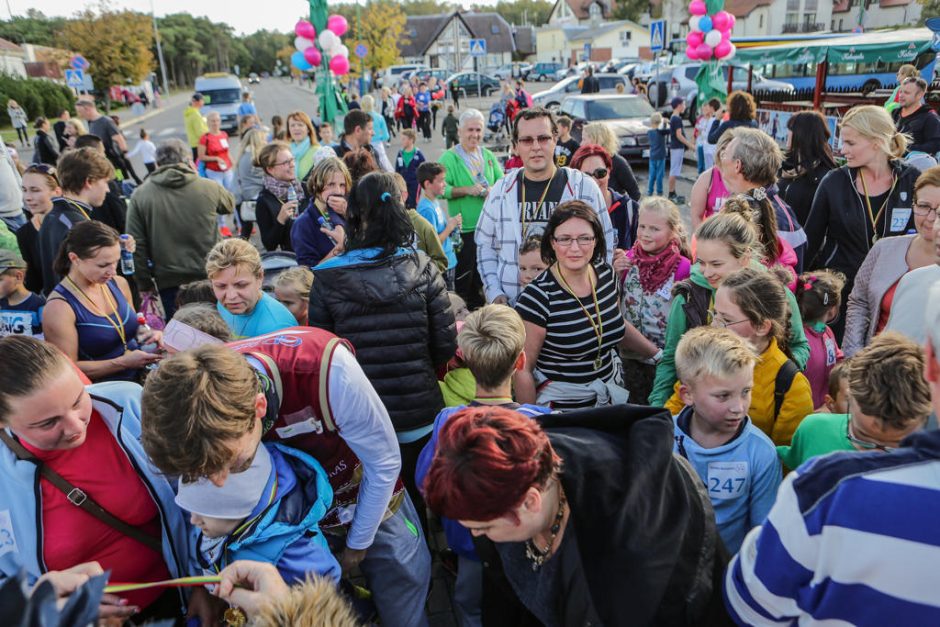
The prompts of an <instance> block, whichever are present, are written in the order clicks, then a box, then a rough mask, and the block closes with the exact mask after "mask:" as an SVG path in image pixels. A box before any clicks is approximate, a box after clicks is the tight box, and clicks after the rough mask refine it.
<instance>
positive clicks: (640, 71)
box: [631, 60, 675, 83]
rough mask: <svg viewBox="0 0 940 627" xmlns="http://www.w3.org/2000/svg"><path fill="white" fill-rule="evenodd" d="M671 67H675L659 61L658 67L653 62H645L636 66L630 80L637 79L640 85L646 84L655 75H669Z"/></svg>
mask: <svg viewBox="0 0 940 627" xmlns="http://www.w3.org/2000/svg"><path fill="white" fill-rule="evenodd" d="M673 67H675V66H672V65H669V64H668V63H666V62H665V61H663V60H660V62H659V65H658V66H657V65H656V62H655V61H645V62H643V63H640V64H639V65H638V66H636V68H635V69H634V71H633V76H632V77H631V78H638V79H640V81H641V82H642V83H648V82H649V81H650V80H652V79H653V78H654V77H655V76H656V75H657V74H658V75H660V76H662V75H663V74H669V73H670V72H672V68H673Z"/></svg>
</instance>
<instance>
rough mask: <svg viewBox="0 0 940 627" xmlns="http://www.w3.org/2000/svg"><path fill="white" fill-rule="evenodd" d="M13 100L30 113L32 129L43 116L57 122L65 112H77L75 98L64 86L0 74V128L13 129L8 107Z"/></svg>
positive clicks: (37, 79)
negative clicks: (9, 101)
mask: <svg viewBox="0 0 940 627" xmlns="http://www.w3.org/2000/svg"><path fill="white" fill-rule="evenodd" d="M10 98H12V99H13V100H15V101H17V102H18V103H19V105H20V106H21V107H23V110H24V111H26V115H27V117H28V118H29V124H30V126H32V123H33V120H35V119H36V118H37V117H39V116H40V115H42V116H45V117H47V118H50V119H53V118H57V117H58V116H59V112H60V111H61V110H62V109H68V110H69V111H72V112H74V111H75V95H74V94H73V93H72V90H71V89H69V88H68V87H65V86H64V85H59V84H57V83H53V82H52V81H48V80H43V79H39V78H15V77H13V76H10V75H8V74H0V126H9V125H10V116H9V115H7V107H6V103H7V100H9V99H10Z"/></svg>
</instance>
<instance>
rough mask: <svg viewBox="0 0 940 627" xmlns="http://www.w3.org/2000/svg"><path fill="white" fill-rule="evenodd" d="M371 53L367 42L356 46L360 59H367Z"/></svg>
mask: <svg viewBox="0 0 940 627" xmlns="http://www.w3.org/2000/svg"><path fill="white" fill-rule="evenodd" d="M367 54H369V49H368V48H367V47H366V45H365V44H359V45H358V46H356V56H357V57H359V58H360V59H365V58H366V55H367Z"/></svg>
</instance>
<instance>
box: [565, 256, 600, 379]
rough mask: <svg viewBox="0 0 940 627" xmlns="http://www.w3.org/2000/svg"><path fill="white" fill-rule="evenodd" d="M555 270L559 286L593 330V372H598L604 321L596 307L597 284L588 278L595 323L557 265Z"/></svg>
mask: <svg viewBox="0 0 940 627" xmlns="http://www.w3.org/2000/svg"><path fill="white" fill-rule="evenodd" d="M555 269H556V270H557V271H558V278H559V280H560V281H561V286H562V287H564V288H565V290H566V291H567V292H568V293H569V294H571V296H572V297H574V299H575V300H576V301H577V302H578V306H579V307H581V311H583V312H584V315H585V316H586V317H587V319H588V322H590V323H591V329H593V330H594V335H596V336H597V358H596V359H595V360H594V370H600V369H601V365H603V363H604V362H603V359H601V355H602V351H603V343H604V319H603V318H601V311H600V308H599V307H598V306H597V284H596V283H595V282H594V277H592V276H590V275H589V276H588V281H589V282H590V283H591V297H592V298H593V299H594V313H595V314H596V315H597V323H595V322H594V317H593V316H591V314H590V312H589V311H588V310H587V307H585V306H584V304H583V303H582V302H581V299H580V298H578V296H577V295H576V294H575V293H574V290H573V289H571V286H570V285H568V281H566V280H565V276H564V275H563V274H562V273H561V266H559V265H558V263H557V262H556V263H555Z"/></svg>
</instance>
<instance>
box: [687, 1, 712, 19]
mask: <svg viewBox="0 0 940 627" xmlns="http://www.w3.org/2000/svg"><path fill="white" fill-rule="evenodd" d="M689 13H691V14H692V15H705V14H706V13H708V7H706V6H705V3H704V2H702V0H692V2H691V4H689Z"/></svg>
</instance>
